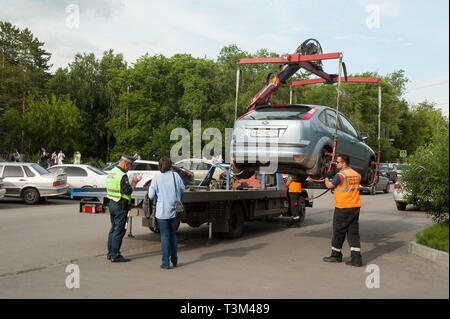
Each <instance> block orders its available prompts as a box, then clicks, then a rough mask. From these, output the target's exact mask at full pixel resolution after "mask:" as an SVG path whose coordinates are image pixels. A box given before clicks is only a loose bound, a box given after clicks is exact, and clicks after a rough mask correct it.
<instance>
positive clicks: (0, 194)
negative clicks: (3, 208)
mask: <svg viewBox="0 0 450 319" xmlns="http://www.w3.org/2000/svg"><path fill="white" fill-rule="evenodd" d="M5 193H6V189H5V187H3V178H2V177H0V198H3V197H5Z"/></svg>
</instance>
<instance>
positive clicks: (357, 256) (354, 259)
mask: <svg viewBox="0 0 450 319" xmlns="http://www.w3.org/2000/svg"><path fill="white" fill-rule="evenodd" d="M345 263H346V264H347V265H349V266H355V267H362V265H363V264H362V256H361V252H359V251H354V250H352V252H351V259H350V260H349V261H347V262H345Z"/></svg>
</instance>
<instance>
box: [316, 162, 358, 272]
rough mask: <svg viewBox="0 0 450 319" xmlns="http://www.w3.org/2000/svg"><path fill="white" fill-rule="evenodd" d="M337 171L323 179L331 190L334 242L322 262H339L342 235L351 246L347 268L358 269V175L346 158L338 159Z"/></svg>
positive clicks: (342, 242) (340, 259)
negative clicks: (329, 177)
mask: <svg viewBox="0 0 450 319" xmlns="http://www.w3.org/2000/svg"><path fill="white" fill-rule="evenodd" d="M336 165H337V169H338V170H339V172H338V173H337V174H336V175H335V176H334V178H333V180H332V181H331V182H330V180H329V179H328V178H325V185H326V186H327V188H330V189H333V188H334V201H335V205H336V207H335V209H334V217H333V239H332V241H331V256H329V257H324V258H323V261H325V262H342V245H343V244H344V240H345V236H346V235H347V240H348V243H349V245H350V251H351V260H350V261H348V262H346V264H347V265H351V266H356V267H361V266H362V257H361V243H360V239H359V211H360V209H361V199H360V197H359V185H360V183H361V176H360V175H359V174H358V173H357V172H355V171H354V170H353V169H351V168H350V167H349V165H350V159H349V156H348V155H345V154H341V155H338V156H337V162H336Z"/></svg>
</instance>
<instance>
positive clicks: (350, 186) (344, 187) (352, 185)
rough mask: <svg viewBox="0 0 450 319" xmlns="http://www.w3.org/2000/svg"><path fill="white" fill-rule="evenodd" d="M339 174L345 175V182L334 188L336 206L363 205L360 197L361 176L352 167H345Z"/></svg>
mask: <svg viewBox="0 0 450 319" xmlns="http://www.w3.org/2000/svg"><path fill="white" fill-rule="evenodd" d="M338 174H339V175H341V176H342V177H344V182H343V183H342V184H340V185H338V186H337V187H336V188H335V189H334V202H335V204H336V207H338V208H352V207H361V199H360V198H359V184H360V183H361V176H360V175H359V174H358V173H357V172H355V171H354V170H352V169H351V168H344V169H342V170H341V171H340V172H339V173H338Z"/></svg>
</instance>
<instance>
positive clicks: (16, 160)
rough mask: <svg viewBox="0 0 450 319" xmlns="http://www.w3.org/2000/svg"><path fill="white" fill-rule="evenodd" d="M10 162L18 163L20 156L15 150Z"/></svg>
mask: <svg viewBox="0 0 450 319" xmlns="http://www.w3.org/2000/svg"><path fill="white" fill-rule="evenodd" d="M11 162H15V163H19V162H20V154H19V151H17V148H15V149H14V153H13V154H12V156H11Z"/></svg>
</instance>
